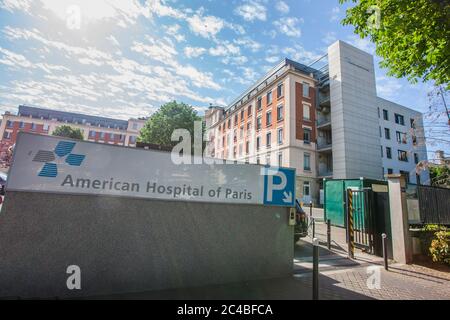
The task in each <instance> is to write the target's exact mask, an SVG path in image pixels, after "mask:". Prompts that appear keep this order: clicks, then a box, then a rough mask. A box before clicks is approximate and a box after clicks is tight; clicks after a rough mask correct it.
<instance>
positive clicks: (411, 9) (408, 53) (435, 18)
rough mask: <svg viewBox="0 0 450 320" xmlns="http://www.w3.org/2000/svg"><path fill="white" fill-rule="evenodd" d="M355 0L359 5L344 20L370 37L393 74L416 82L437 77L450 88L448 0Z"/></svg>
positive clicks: (449, 6) (361, 33)
mask: <svg viewBox="0 0 450 320" xmlns="http://www.w3.org/2000/svg"><path fill="white" fill-rule="evenodd" d="M339 1H340V3H341V4H343V3H345V2H349V1H350V0H339ZM351 1H352V2H354V3H356V5H355V6H354V7H351V8H349V9H348V10H347V15H346V18H345V19H344V20H343V21H342V23H343V24H344V25H349V24H351V25H353V26H354V27H355V30H354V32H355V33H356V34H358V35H359V36H360V37H361V38H366V37H370V39H371V41H372V42H373V43H374V44H375V46H376V53H377V55H378V56H380V57H381V58H382V59H383V60H382V61H381V62H380V65H381V66H382V67H385V68H388V74H389V75H391V76H395V77H397V78H400V77H407V79H408V80H409V81H410V82H412V83H415V82H417V80H418V78H421V79H422V80H423V81H428V80H434V82H435V84H436V85H443V86H445V87H446V89H447V90H449V89H450V81H449V77H450V50H449V48H450V44H449V39H450V2H449V1H448V0H414V1H411V0H351ZM374 20H375V21H374ZM374 22H375V23H374Z"/></svg>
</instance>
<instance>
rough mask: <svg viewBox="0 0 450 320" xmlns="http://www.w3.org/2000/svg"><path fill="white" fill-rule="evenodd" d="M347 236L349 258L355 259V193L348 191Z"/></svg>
mask: <svg viewBox="0 0 450 320" xmlns="http://www.w3.org/2000/svg"><path fill="white" fill-rule="evenodd" d="M347 199H348V200H347V235H348V257H349V258H350V259H354V258H355V244H354V241H355V240H354V237H353V236H354V235H353V193H352V190H351V189H347Z"/></svg>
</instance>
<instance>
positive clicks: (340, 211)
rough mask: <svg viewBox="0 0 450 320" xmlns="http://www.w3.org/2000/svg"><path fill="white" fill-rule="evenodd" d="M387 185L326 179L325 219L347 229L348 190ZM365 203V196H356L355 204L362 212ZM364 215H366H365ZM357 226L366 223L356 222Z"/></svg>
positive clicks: (368, 180) (324, 186) (363, 180)
mask: <svg viewBox="0 0 450 320" xmlns="http://www.w3.org/2000/svg"><path fill="white" fill-rule="evenodd" d="M373 184H376V185H385V186H387V182H386V181H382V180H373V179H365V178H360V179H324V181H323V189H324V217H325V220H326V219H330V221H331V224H332V225H335V226H339V227H345V225H346V218H345V216H346V212H345V210H346V204H345V201H346V200H345V198H346V191H347V188H355V189H357V190H363V188H372V185H373ZM364 201H365V199H364V194H363V193H358V194H355V196H354V198H353V203H354V204H355V207H356V206H357V205H358V207H360V210H364V206H363V205H361V204H363V203H364ZM363 215H364V213H363ZM355 223H356V224H358V223H364V222H362V221H361V222H359V221H355Z"/></svg>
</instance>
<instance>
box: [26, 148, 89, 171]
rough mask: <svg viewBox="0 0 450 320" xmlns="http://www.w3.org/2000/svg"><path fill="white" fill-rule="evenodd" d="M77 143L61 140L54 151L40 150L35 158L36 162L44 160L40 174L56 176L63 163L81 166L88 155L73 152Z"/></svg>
mask: <svg viewBox="0 0 450 320" xmlns="http://www.w3.org/2000/svg"><path fill="white" fill-rule="evenodd" d="M75 144H76V142H71V141H60V142H58V144H57V145H56V147H55V150H53V151H48V150H39V151H38V152H37V153H36V155H35V156H34V158H33V161H34V162H44V165H43V167H42V168H41V170H40V171H39V173H38V176H39V177H47V178H55V177H56V176H57V175H58V165H61V164H68V165H70V166H77V167H79V166H80V165H81V163H82V162H83V160H84V158H85V157H86V156H85V155H83V154H75V153H71V152H72V150H73V148H74V147H75Z"/></svg>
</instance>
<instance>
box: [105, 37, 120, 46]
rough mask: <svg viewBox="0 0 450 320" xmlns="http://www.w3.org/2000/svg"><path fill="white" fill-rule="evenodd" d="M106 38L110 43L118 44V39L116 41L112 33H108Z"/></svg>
mask: <svg viewBox="0 0 450 320" xmlns="http://www.w3.org/2000/svg"><path fill="white" fill-rule="evenodd" d="M106 39H108V40H109V41H111V43H112V44H113V45H115V46H117V47H118V46H120V43H119V41H117V39H116V37H114V36H113V35H110V36H109V37H107V38H106Z"/></svg>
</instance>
